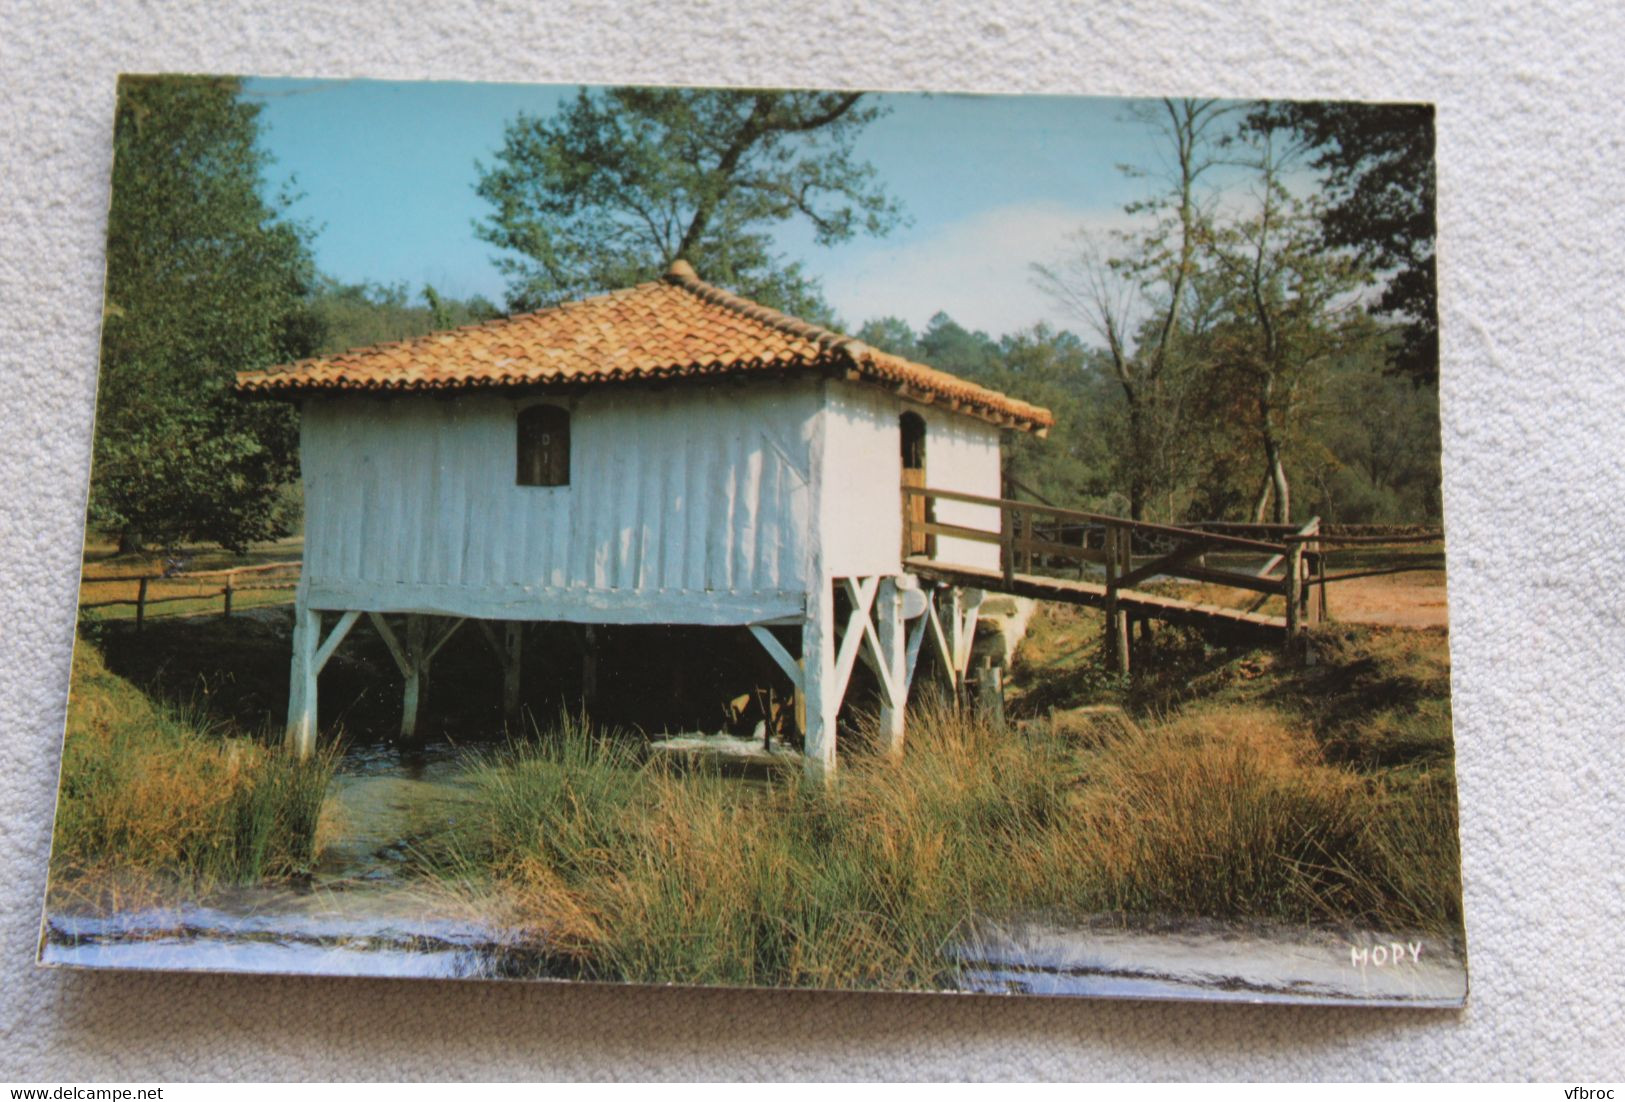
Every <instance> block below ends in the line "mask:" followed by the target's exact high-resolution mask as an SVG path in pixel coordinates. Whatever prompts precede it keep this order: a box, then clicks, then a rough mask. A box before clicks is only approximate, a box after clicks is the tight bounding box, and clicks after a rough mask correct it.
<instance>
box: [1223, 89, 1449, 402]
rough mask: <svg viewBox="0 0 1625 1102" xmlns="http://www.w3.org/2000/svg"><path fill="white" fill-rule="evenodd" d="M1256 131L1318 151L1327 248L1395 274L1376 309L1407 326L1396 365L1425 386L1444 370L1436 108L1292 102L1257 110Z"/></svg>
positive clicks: (1394, 354)
mask: <svg viewBox="0 0 1625 1102" xmlns="http://www.w3.org/2000/svg"><path fill="white" fill-rule="evenodd" d="M1250 123H1251V125H1253V126H1255V127H1259V128H1278V127H1280V126H1283V125H1284V126H1290V127H1292V128H1293V129H1294V130H1296V131H1297V132H1298V134H1300V135H1301V136H1302V137H1303V138H1304V139H1305V140H1306V141H1307V142H1308V143H1309V144H1310V145H1311V146H1312V147H1313V149H1314V154H1313V157H1312V159H1311V161H1310V163H1311V165H1312V166H1313V167H1314V168H1316V169H1318V170H1320V171H1322V172H1324V173H1325V175H1326V185H1327V188H1328V191H1329V193H1330V202H1329V204H1328V205H1327V207H1326V210H1325V212H1324V213H1323V215H1322V225H1323V229H1324V234H1325V243H1326V244H1327V246H1329V247H1330V248H1334V249H1336V248H1352V249H1354V250H1355V251H1356V253H1357V255H1358V256H1359V258H1360V259H1361V260H1362V261H1363V262H1364V263H1365V264H1366V265H1367V266H1369V267H1371V268H1373V269H1375V270H1378V271H1385V272H1387V273H1388V282H1387V286H1386V287H1385V288H1384V289H1383V292H1382V297H1381V298H1380V300H1379V301H1378V303H1377V309H1378V312H1380V313H1382V314H1386V315H1388V316H1389V317H1391V318H1394V319H1397V320H1398V321H1400V322H1401V323H1403V329H1402V330H1401V339H1400V340H1399V341H1397V342H1396V343H1395V344H1394V345H1393V347H1392V349H1391V352H1390V356H1389V362H1390V364H1391V365H1392V366H1393V369H1394V370H1395V371H1396V372H1397V373H1399V374H1402V375H1406V376H1408V377H1410V378H1412V379H1414V380H1416V381H1418V382H1426V383H1431V382H1434V381H1436V380H1437V379H1438V374H1439V298H1438V276H1437V268H1436V263H1435V259H1434V235H1435V232H1436V228H1435V216H1434V202H1435V199H1434V191H1435V183H1434V156H1433V153H1434V141H1433V107H1432V106H1431V105H1430V104H1418V103H1348V102H1304V103H1297V102H1286V103H1268V104H1264V105H1261V106H1260V107H1259V108H1257V109H1256V110H1255V111H1254V112H1253V114H1252V117H1251V119H1250Z"/></svg>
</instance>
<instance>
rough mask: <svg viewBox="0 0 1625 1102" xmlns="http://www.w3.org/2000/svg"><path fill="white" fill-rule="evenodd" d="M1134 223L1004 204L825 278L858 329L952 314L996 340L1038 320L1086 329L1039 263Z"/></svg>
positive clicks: (1066, 209)
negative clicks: (1036, 273)
mask: <svg viewBox="0 0 1625 1102" xmlns="http://www.w3.org/2000/svg"><path fill="white" fill-rule="evenodd" d="M1129 225H1131V219H1130V218H1129V216H1128V215H1126V214H1124V213H1123V212H1122V211H1121V210H1104V211H1102V210H1087V209H1084V208H1081V207H1071V206H1068V205H1066V204H1062V203H1048V202H1046V203H1026V204H1018V205H1013V206H1005V207H995V208H993V209H992V210H988V211H984V212H982V213H980V214H977V215H975V216H973V217H971V218H967V219H963V220H961V221H958V222H950V223H947V224H946V225H943V226H942V227H941V228H940V229H937V230H936V231H935V232H933V233H930V234H929V235H912V236H913V237H914V239H913V240H906V241H903V242H901V243H898V244H894V245H886V246H882V247H880V248H876V249H873V250H871V251H869V252H866V253H865V254H863V255H862V256H861V257H848V258H845V263H843V264H841V265H839V266H837V267H834V268H833V269H831V270H828V271H825V272H823V273H820V274H821V275H822V276H823V283H824V295H825V297H826V298H827V299H828V300H829V303H830V305H831V306H833V307H835V309H836V311H837V312H838V313H839V314H840V315H841V317H842V318H844V319H845V320H846V322H847V324H849V325H851V326H852V327H854V328H856V327H857V326H859V325H862V324H863V323H864V322H865V321H868V320H870V319H871V318H878V317H884V316H888V315H893V316H896V317H900V318H903V319H904V320H905V321H907V322H908V323H909V324H910V325H912V326H914V327H915V328H916V329H918V328H922V327H924V325H925V324H926V322H927V321H929V320H930V318H931V316H932V315H933V314H935V313H936V312H937V311H939V310H945V311H947V313H948V314H949V316H951V317H952V318H953V319H954V320H955V321H957V322H958V323H959V324H961V325H963V326H965V328H967V329H982V330H985V331H987V332H988V333H989V334H990V335H992V336H995V337H997V336H1002V335H1004V334H1005V333H1010V332H1014V331H1015V330H1018V329H1023V328H1026V327H1028V326H1030V325H1032V324H1033V323H1035V322H1038V321H1045V322H1048V323H1049V324H1050V325H1052V326H1054V327H1056V328H1072V329H1073V330H1074V331H1076V330H1077V329H1078V323H1077V322H1076V321H1075V320H1073V319H1069V318H1068V317H1067V316H1066V315H1065V314H1064V312H1063V311H1062V310H1061V309H1060V308H1059V307H1057V306H1056V305H1055V303H1053V302H1052V301H1050V299H1049V298H1048V297H1046V296H1045V294H1044V293H1043V292H1042V291H1040V290H1039V289H1038V287H1037V286H1036V285H1035V284H1034V282H1033V277H1032V267H1031V266H1032V264H1033V263H1034V262H1035V261H1036V262H1039V263H1050V262H1053V261H1055V260H1057V259H1059V258H1060V257H1061V256H1063V255H1064V254H1065V252H1066V249H1067V244H1068V239H1069V238H1071V237H1072V236H1073V235H1075V234H1077V233H1078V232H1079V231H1080V230H1083V229H1090V230H1111V229H1122V228H1126V227H1128V226H1129Z"/></svg>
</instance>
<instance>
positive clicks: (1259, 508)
mask: <svg viewBox="0 0 1625 1102" xmlns="http://www.w3.org/2000/svg"><path fill="white" fill-rule="evenodd" d="M1274 484H1275V480H1274V479H1273V478H1272V477H1271V474H1270V469H1269V467H1268V465H1266V466H1265V468H1264V477H1263V478H1261V479H1259V480H1258V496H1257V497H1256V498H1254V499H1253V523H1254V524H1263V523H1264V517H1265V516H1266V515H1268V510H1269V507H1270V488H1271V487H1272V486H1273V485H1274Z"/></svg>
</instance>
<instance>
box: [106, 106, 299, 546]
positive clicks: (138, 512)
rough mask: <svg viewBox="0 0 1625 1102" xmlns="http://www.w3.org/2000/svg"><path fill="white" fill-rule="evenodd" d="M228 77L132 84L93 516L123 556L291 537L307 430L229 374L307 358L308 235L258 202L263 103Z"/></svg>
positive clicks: (112, 261) (116, 181)
mask: <svg viewBox="0 0 1625 1102" xmlns="http://www.w3.org/2000/svg"><path fill="white" fill-rule="evenodd" d="M240 90H241V89H240V84H239V82H238V81H236V80H234V79H227V78H213V77H172V76H165V77H123V78H121V79H120V81H119V89H118V106H117V112H116V115H115V121H114V131H113V189H112V203H111V206H110V208H109V211H108V232H107V293H106V306H105V316H104V320H103V326H102V362H101V374H100V376H99V380H98V390H97V407H96V409H97V412H96V437H95V443H94V453H95V459H94V468H93V473H92V476H91V491H90V519H91V523H92V524H93V525H95V526H96V527H98V528H100V529H102V530H103V531H106V532H109V533H116V534H117V536H118V538H119V544H120V547H121V548H122V549H133V548H136V547H139V546H140V545H142V544H143V543H144V542H148V541H152V542H157V543H161V544H164V545H166V546H171V545H174V544H175V543H178V542H181V541H188V540H206V541H211V542H217V543H219V544H221V545H223V546H225V547H228V548H232V549H236V550H241V549H242V548H243V547H244V546H245V545H246V544H248V543H250V542H254V541H258V540H265V539H273V538H277V537H279V536H282V535H285V534H286V533H287V532H288V531H289V530H290V528H291V525H292V523H293V519H294V518H293V516H292V514H291V512H290V509H289V507H288V505H287V500H288V499H287V495H286V493H285V488H286V486H287V484H288V483H289V482H290V481H292V480H293V479H294V478H295V477H296V476H297V473H298V455H297V442H298V440H297V436H298V433H297V425H298V422H297V418H296V415H295V414H294V412H293V410H292V409H290V408H289V407H287V406H285V405H283V404H280V403H277V404H269V403H246V402H242V401H240V400H238V399H237V398H236V396H235V395H234V394H233V392H232V380H233V374H234V373H235V372H236V371H237V370H239V369H243V368H250V367H259V366H264V365H266V364H271V363H276V362H279V361H285V360H291V359H296V358H298V357H300V356H303V355H308V354H310V353H311V352H312V351H313V350H314V348H315V347H316V344H317V341H318V339H319V325H318V324H317V322H316V320H315V318H314V316H313V315H312V314H311V313H310V311H309V310H308V309H307V308H306V306H305V301H304V300H305V295H306V293H307V291H308V290H309V288H310V286H311V282H312V279H313V276H314V272H313V269H312V265H311V261H310V256H309V251H308V248H307V244H306V240H305V234H304V232H303V231H302V229H301V228H300V227H299V226H297V225H295V224H293V223H290V222H288V221H286V220H284V219H282V218H280V217H279V214H280V211H279V209H278V208H277V207H273V206H271V205H269V204H267V203H266V201H265V200H264V199H263V198H262V197H261V194H260V183H261V176H262V172H263V170H264V168H265V164H266V158H265V156H264V154H263V153H261V152H260V150H259V149H258V148H257V147H256V145H255V140H256V137H257V133H258V131H257V125H258V124H257V116H258V113H259V108H258V106H256V105H253V104H249V103H245V102H243V101H242V99H241V98H240V97H239V92H240Z"/></svg>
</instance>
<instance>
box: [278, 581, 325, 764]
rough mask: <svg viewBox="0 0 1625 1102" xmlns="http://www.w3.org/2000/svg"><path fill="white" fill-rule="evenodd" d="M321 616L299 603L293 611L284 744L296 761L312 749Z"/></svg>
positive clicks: (314, 610)
mask: <svg viewBox="0 0 1625 1102" xmlns="http://www.w3.org/2000/svg"><path fill="white" fill-rule="evenodd" d="M321 635H322V614H321V613H320V612H318V611H317V610H316V609H313V608H306V607H305V606H304V605H303V604H302V603H301V604H296V605H295V606H294V610H293V661H292V662H291V663H290V665H289V668H288V728H287V732H286V736H285V739H284V745H286V747H287V748H288V750H290V751H291V752H292V753H294V754H297V755H298V756H299V757H300V758H302V759H303V758H308V757H310V755H311V753H312V751H314V750H315V749H316V675H317V673H318V672H320V668H319V667H318V666H317V663H316V652H317V650H318V648H319V645H320V643H321Z"/></svg>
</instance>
